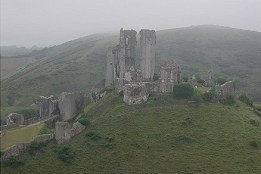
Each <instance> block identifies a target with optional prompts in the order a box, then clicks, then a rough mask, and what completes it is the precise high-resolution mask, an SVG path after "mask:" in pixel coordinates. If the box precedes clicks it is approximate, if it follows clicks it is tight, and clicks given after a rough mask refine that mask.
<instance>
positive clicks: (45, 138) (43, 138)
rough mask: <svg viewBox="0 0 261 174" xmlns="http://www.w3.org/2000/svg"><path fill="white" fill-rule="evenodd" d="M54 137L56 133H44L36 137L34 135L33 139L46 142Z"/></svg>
mask: <svg viewBox="0 0 261 174" xmlns="http://www.w3.org/2000/svg"><path fill="white" fill-rule="evenodd" d="M53 138H54V135H53V134H42V135H38V136H36V137H34V139H33V141H36V142H38V143H39V142H46V141H49V140H52V139H53Z"/></svg>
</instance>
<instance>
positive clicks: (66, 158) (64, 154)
mask: <svg viewBox="0 0 261 174" xmlns="http://www.w3.org/2000/svg"><path fill="white" fill-rule="evenodd" d="M74 157H75V153H74V152H73V151H72V149H71V148H70V147H69V146H64V147H62V149H60V150H59V151H58V158H59V159H60V160H62V161H63V162H66V163H71V162H72V160H73V158H74Z"/></svg>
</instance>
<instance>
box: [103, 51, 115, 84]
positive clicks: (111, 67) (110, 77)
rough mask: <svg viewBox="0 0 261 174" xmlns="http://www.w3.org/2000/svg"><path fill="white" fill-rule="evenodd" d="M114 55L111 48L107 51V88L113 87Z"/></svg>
mask: <svg viewBox="0 0 261 174" xmlns="http://www.w3.org/2000/svg"><path fill="white" fill-rule="evenodd" d="M114 66H115V62H114V55H113V49H112V48H111V47H109V48H108V50H107V65H106V75H105V86H111V85H112V84H113V81H114Z"/></svg>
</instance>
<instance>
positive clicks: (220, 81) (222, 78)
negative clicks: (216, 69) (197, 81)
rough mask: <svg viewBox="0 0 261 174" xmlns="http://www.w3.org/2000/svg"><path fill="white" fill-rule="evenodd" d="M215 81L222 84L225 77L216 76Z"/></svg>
mask: <svg viewBox="0 0 261 174" xmlns="http://www.w3.org/2000/svg"><path fill="white" fill-rule="evenodd" d="M215 81H216V83H217V84H219V85H222V84H224V83H226V82H227V79H226V78H224V77H218V78H217V79H216V80H215Z"/></svg>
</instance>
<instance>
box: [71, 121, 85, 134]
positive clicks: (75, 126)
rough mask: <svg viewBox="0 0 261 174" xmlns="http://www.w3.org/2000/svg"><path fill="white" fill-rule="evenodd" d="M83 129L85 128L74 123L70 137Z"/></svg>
mask: <svg viewBox="0 0 261 174" xmlns="http://www.w3.org/2000/svg"><path fill="white" fill-rule="evenodd" d="M85 128H86V127H85V126H84V125H82V124H81V123H79V122H76V123H74V124H73V126H72V128H71V136H72V137H73V136H75V135H77V134H79V133H81V132H82V131H83V130H84V129H85Z"/></svg>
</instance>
